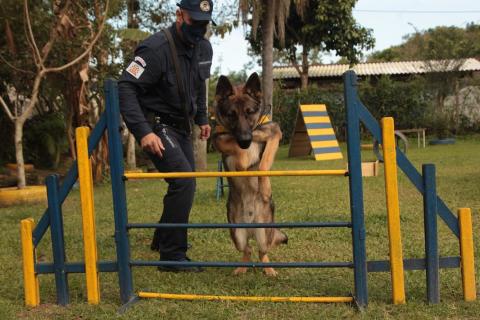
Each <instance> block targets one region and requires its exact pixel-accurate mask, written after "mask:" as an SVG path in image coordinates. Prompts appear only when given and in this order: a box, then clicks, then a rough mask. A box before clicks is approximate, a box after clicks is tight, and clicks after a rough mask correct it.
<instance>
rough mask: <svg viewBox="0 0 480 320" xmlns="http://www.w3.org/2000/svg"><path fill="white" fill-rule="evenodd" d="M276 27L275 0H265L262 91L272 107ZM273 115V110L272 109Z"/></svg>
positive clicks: (269, 106) (266, 103)
mask: <svg viewBox="0 0 480 320" xmlns="http://www.w3.org/2000/svg"><path fill="white" fill-rule="evenodd" d="M274 29H275V0H265V1H264V6H263V12H262V43H263V48H262V91H263V104H264V106H266V107H267V108H271V107H272V96H273V32H274ZM270 117H273V110H270Z"/></svg>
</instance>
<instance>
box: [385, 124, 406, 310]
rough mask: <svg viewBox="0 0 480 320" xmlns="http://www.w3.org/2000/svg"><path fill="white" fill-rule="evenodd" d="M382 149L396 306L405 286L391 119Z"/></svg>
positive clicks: (395, 155) (402, 301)
mask: <svg viewBox="0 0 480 320" xmlns="http://www.w3.org/2000/svg"><path fill="white" fill-rule="evenodd" d="M382 149H383V162H384V167H385V170H384V171H385V172H384V173H385V195H386V197H387V220H388V240H389V249H390V272H391V278H392V299H393V303H394V304H403V303H405V284H404V275H403V255H402V236H401V233H400V205H399V203H398V179H397V153H396V150H395V126H394V121H393V118H391V117H385V118H382Z"/></svg>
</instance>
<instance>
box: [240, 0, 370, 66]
mask: <svg viewBox="0 0 480 320" xmlns="http://www.w3.org/2000/svg"><path fill="white" fill-rule="evenodd" d="M355 3H356V0H340V1H339V0H328V1H320V0H309V1H308V7H307V9H306V10H305V11H304V13H303V15H302V14H300V13H299V12H298V11H297V5H296V4H295V3H294V2H293V1H292V3H291V5H290V12H289V16H288V19H287V22H286V26H285V46H284V47H282V46H281V44H280V42H279V41H278V40H277V39H276V40H275V42H274V46H275V48H276V49H278V50H283V52H284V53H285V54H286V55H287V57H288V58H289V59H290V60H291V59H297V55H296V51H297V47H299V46H301V47H303V50H304V51H306V52H309V54H310V53H312V55H311V58H315V54H317V55H318V52H319V51H335V52H336V54H337V55H338V56H341V57H346V58H347V59H348V60H349V61H350V62H352V63H353V62H356V61H358V58H359V56H360V55H361V52H362V50H364V49H370V48H372V47H373V46H374V43H375V40H374V38H373V36H372V30H371V29H366V28H364V27H362V26H360V25H359V24H358V23H357V22H356V21H355V18H354V17H353V15H352V8H353V7H354V5H355ZM249 41H250V44H251V46H252V48H253V50H254V52H255V53H256V54H259V53H260V50H261V48H262V44H261V38H260V37H257V38H255V37H253V34H250V35H249Z"/></svg>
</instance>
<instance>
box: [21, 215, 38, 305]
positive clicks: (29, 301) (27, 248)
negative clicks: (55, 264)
mask: <svg viewBox="0 0 480 320" xmlns="http://www.w3.org/2000/svg"><path fill="white" fill-rule="evenodd" d="M32 232H33V219H31V218H29V219H23V220H22V221H21V222H20V235H21V239H22V256H23V287H24V291H25V305H27V306H29V307H36V306H38V305H39V304H40V293H39V285H38V278H37V274H36V273H35V252H34V248H33V236H32V234H33V233H32Z"/></svg>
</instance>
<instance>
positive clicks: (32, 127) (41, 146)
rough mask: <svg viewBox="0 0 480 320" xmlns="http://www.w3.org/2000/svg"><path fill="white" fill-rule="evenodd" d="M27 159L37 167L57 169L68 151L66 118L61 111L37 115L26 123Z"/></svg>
mask: <svg viewBox="0 0 480 320" xmlns="http://www.w3.org/2000/svg"><path fill="white" fill-rule="evenodd" d="M24 141H25V145H24V148H25V160H26V161H27V162H31V163H33V164H34V165H35V167H37V168H46V169H55V168H56V167H57V166H58V164H59V161H60V155H61V154H62V153H64V152H65V151H67V140H66V137H65V119H64V118H63V114H62V113H59V112H52V113H47V114H45V115H37V116H35V117H33V118H32V119H30V120H28V121H27V122H26V124H25V136H24Z"/></svg>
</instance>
